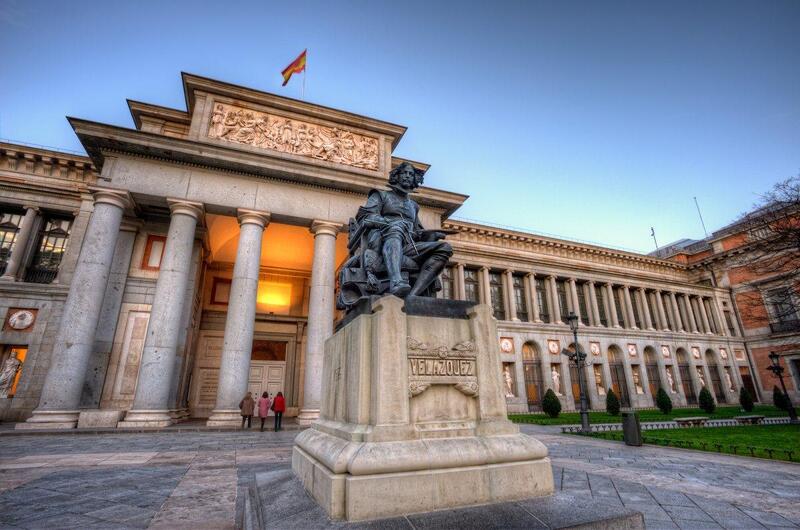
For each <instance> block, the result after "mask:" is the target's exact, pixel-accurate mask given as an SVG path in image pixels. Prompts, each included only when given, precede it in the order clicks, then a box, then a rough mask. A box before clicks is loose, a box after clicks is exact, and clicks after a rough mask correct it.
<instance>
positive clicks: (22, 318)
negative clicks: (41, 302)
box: [8, 309, 35, 331]
mask: <svg viewBox="0 0 800 530" xmlns="http://www.w3.org/2000/svg"><path fill="white" fill-rule="evenodd" d="M34 318H35V317H34V314H33V311H29V310H27V309H18V310H16V311H14V312H13V313H11V316H10V317H8V325H9V326H11V328H12V329H15V330H17V331H22V330H23V329H28V328H29V327H31V325H32V324H33V321H34Z"/></svg>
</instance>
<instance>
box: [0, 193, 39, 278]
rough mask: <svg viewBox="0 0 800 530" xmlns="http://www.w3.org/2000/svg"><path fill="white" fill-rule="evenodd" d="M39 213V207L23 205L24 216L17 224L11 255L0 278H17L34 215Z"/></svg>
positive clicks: (34, 218)
mask: <svg viewBox="0 0 800 530" xmlns="http://www.w3.org/2000/svg"><path fill="white" fill-rule="evenodd" d="M38 214H39V209H38V208H35V207H33V206H26V207H25V216H24V217H23V218H22V222H21V223H20V226H19V232H17V237H16V239H15V240H14V248H12V249H11V256H9V258H8V263H6V271H5V272H4V273H3V276H0V280H2V281H9V282H13V281H15V280H16V279H17V272H19V267H20V265H22V258H23V256H24V255H25V250H26V249H27V248H28V242H29V241H30V239H31V233H32V232H33V225H34V224H35V223H36V216H37V215H38Z"/></svg>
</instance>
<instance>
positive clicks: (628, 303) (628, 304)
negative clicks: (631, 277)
mask: <svg viewBox="0 0 800 530" xmlns="http://www.w3.org/2000/svg"><path fill="white" fill-rule="evenodd" d="M622 294H623V295H624V299H625V314H626V315H627V316H628V318H627V320H628V322H629V323H630V325H629V327H630V328H631V329H639V327H638V326H637V325H636V318H635V317H634V315H633V301H632V300H631V288H630V286H629V285H623V286H622Z"/></svg>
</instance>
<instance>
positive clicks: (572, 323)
mask: <svg viewBox="0 0 800 530" xmlns="http://www.w3.org/2000/svg"><path fill="white" fill-rule="evenodd" d="M567 323H568V324H569V329H571V330H572V338H573V341H572V343H573V344H574V345H575V351H574V352H572V351H569V350H567V349H563V350H561V353H563V354H564V355H566V356H567V357H569V359H570V360H571V361H575V366H576V367H577V368H578V388H579V389H580V390H579V391H580V407H581V411H580V412H581V432H583V433H584V434H589V433H590V432H591V427H589V406H588V402H587V400H586V390H585V388H584V383H583V367H584V366H585V364H586V353H584V352H583V351H581V347H580V346H579V345H578V315H576V314H575V313H572V312H570V314H569V316H567Z"/></svg>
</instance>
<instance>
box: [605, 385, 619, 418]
mask: <svg viewBox="0 0 800 530" xmlns="http://www.w3.org/2000/svg"><path fill="white" fill-rule="evenodd" d="M606 412H608V413H609V414H611V415H612V416H619V398H618V397H617V395H616V394H615V393H614V389H612V388H609V389H608V393H606Z"/></svg>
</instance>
